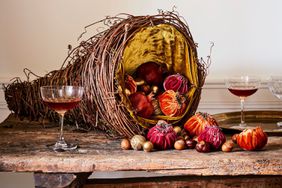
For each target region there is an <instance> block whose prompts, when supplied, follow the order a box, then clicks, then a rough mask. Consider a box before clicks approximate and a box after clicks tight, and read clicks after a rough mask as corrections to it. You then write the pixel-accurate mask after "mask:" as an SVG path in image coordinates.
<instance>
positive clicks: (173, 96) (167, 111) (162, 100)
mask: <svg viewBox="0 0 282 188" xmlns="http://www.w3.org/2000/svg"><path fill="white" fill-rule="evenodd" d="M158 100H159V105H160V109H161V111H162V113H163V114H164V115H166V116H170V117H175V116H181V115H182V114H183V113H184V111H185V108H186V103H185V101H186V99H185V97H184V96H182V95H179V94H178V93H176V92H175V91H173V90H167V91H165V92H164V93H162V94H161V95H160V96H159V97H158Z"/></svg>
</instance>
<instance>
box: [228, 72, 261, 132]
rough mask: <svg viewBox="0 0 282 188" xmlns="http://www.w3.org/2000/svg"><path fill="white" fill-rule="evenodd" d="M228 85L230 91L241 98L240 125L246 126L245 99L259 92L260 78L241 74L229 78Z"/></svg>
mask: <svg viewBox="0 0 282 188" xmlns="http://www.w3.org/2000/svg"><path fill="white" fill-rule="evenodd" d="M225 82H226V86H227V88H228V90H229V91H230V93H232V94H233V95H236V96H238V97H239V98H240V103H241V122H240V124H239V125H240V126H242V127H245V126H246V123H245V115H244V103H245V99H246V98H247V97H249V96H251V95H253V94H254V93H255V92H257V90H258V87H259V84H260V79H258V78H254V77H251V76H240V77H233V78H228V79H227V80H226V81H225Z"/></svg>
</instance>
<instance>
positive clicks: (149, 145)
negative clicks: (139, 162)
mask: <svg viewBox="0 0 282 188" xmlns="http://www.w3.org/2000/svg"><path fill="white" fill-rule="evenodd" d="M153 149H154V145H153V143H152V142H150V141H146V142H145V143H144V144H143V150H144V151H145V152H151V151H153Z"/></svg>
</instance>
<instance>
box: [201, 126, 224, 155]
mask: <svg viewBox="0 0 282 188" xmlns="http://www.w3.org/2000/svg"><path fill="white" fill-rule="evenodd" d="M198 141H199V142H201V141H205V142H207V143H209V144H210V145H211V147H212V149H213V150H219V149H220V148H221V146H222V144H223V143H224V142H225V141H226V137H225V135H224V134H223V132H222V131H221V129H220V128H219V127H218V126H214V125H212V126H208V127H206V128H205V130H204V131H203V132H202V133H201V134H200V135H199V137H198Z"/></svg>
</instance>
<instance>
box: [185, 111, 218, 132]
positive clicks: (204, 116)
mask: <svg viewBox="0 0 282 188" xmlns="http://www.w3.org/2000/svg"><path fill="white" fill-rule="evenodd" d="M212 125H215V126H218V123H217V122H216V120H215V119H214V118H213V117H212V116H211V115H210V114H208V113H203V112H197V113H196V114H195V115H193V116H192V117H190V118H189V119H188V120H187V121H186V123H185V124H184V129H185V130H186V131H188V132H189V135H190V136H191V137H193V136H199V135H200V134H201V133H202V132H203V131H204V130H205V128H206V127H208V126H212Z"/></svg>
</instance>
